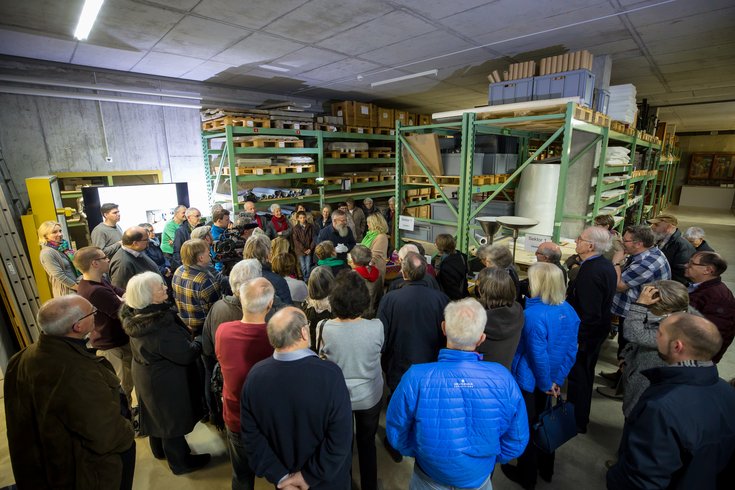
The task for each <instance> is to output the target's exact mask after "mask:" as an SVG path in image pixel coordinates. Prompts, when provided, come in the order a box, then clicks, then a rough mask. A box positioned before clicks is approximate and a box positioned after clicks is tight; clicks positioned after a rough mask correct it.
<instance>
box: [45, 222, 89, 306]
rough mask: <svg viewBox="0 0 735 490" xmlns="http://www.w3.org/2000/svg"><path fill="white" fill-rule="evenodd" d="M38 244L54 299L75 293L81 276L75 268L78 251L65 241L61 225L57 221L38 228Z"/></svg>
mask: <svg viewBox="0 0 735 490" xmlns="http://www.w3.org/2000/svg"><path fill="white" fill-rule="evenodd" d="M38 243H40V244H41V253H40V255H39V259H40V260H41V265H42V266H43V269H44V270H45V271H46V274H48V277H49V279H51V292H52V294H53V296H54V298H58V297H59V296H65V295H67V294H73V293H75V292H76V290H77V281H78V280H79V278H80V276H81V274H79V271H77V269H76V268H75V267H74V254H75V253H76V250H74V249H73V248H71V245H70V244H69V242H68V241H66V240H64V234H63V233H62V231H61V225H60V224H59V223H57V222H56V221H44V222H43V223H41V226H39V227H38Z"/></svg>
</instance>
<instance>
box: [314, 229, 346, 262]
mask: <svg viewBox="0 0 735 490" xmlns="http://www.w3.org/2000/svg"><path fill="white" fill-rule="evenodd" d="M325 240H329V241H330V242H332V243H333V244H334V246H335V248H336V247H337V246H338V245H340V244H342V245H344V246H345V247H347V252H342V253H339V252H338V253H337V258H339V259H342V260H344V261H345V262H347V254H348V253H349V251H350V250H352V247H354V246H355V243H356V242H355V235H354V234H353V233H352V230H350V231H349V232H348V233H347V236H346V237H341V236H339V233H337V230H335V229H334V227H333V226H332V225H331V224H330V225H329V226H327V227H326V228H322V230H321V231H320V232H319V236H318V237H317V239H316V242H317V243H321V242H323V241H325Z"/></svg>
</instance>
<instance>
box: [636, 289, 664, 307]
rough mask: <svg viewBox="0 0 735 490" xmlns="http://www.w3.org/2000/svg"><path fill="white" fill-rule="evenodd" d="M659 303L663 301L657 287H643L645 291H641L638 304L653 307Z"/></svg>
mask: <svg viewBox="0 0 735 490" xmlns="http://www.w3.org/2000/svg"><path fill="white" fill-rule="evenodd" d="M659 301H661V295H660V294H659V292H658V289H656V287H655V286H651V285H648V286H643V290H642V291H641V294H640V296H638V299H637V300H636V303H640V304H642V305H646V306H651V305H653V304H656V303H658V302H659Z"/></svg>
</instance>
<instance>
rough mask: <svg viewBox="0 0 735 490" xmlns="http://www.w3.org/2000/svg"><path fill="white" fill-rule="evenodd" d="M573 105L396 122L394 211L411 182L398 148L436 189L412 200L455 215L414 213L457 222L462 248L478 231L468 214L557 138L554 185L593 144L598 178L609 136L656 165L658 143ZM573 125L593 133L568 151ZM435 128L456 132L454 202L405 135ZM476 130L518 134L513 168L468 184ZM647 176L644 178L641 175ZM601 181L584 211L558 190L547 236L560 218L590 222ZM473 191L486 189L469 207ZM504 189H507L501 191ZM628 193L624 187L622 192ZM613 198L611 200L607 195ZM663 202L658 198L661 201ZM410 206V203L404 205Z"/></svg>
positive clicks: (598, 204)
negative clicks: (533, 145)
mask: <svg viewBox="0 0 735 490" xmlns="http://www.w3.org/2000/svg"><path fill="white" fill-rule="evenodd" d="M577 110H578V107H577V106H576V104H575V103H574V102H568V103H567V104H565V106H564V107H563V108H562V109H561V110H559V111H555V113H538V114H534V115H524V116H515V115H514V114H513V115H511V116H507V117H505V116H503V115H500V117H499V118H496V119H479V118H478V115H477V114H476V113H475V112H474V111H468V112H464V113H463V114H462V115H461V120H459V121H456V120H453V121H450V122H440V123H438V124H432V125H427V126H401V125H398V127H397V134H396V185H395V197H396V206H397V213H398V214H400V213H401V212H402V210H403V209H402V208H405V207H407V206H406V205H404V204H403V203H402V199H401V197H402V196H403V194H404V190H405V189H407V188H411V185H410V184H406V183H404V182H403V167H404V165H403V154H402V151H403V149H404V148H405V150H406V151H407V152H408V154H410V155H411V157H412V158H413V160H414V161H415V162H416V163H417V165H418V166H419V168H420V169H421V171H422V172H423V174H424V175H425V176H426V177H427V178H428V181H429V183H430V185H431V186H433V187H434V189H435V191H434V192H435V194H436V195H437V198H436V199H433V200H427V201H421V202H420V203H417V204H416V205H423V204H427V203H430V202H444V203H446V205H447V206H448V208H449V210H450V211H451V212H452V214H453V215H454V216H456V221H454V222H446V221H437V220H433V219H430V218H414V219H415V220H416V221H418V222H426V223H430V224H439V225H452V226H456V227H457V248H458V249H459V250H462V251H463V252H467V251H468V250H469V248H470V245H477V244H478V243H477V240H476V238H475V232H476V231H479V226H477V225H474V224H473V220H474V218H475V217H476V216H478V215H479V213H480V210H481V209H482V208H483V207H484V206H486V205H487V204H488V203H489V202H490V201H492V200H493V199H495V198H496V197H497V196H499V195H500V194H501V193H506V191H507V190H509V189H512V188H514V187H515V186H516V185H517V182H518V180H519V177H520V175H521V174H522V172H523V171H524V170H525V169H526V167H527V166H528V165H529V164H531V163H533V162H534V161H536V159H537V158H538V157H539V156H540V155H542V154H543V152H544V151H545V150H546V149H547V148H549V146H550V145H552V144H553V143H555V142H557V141H558V140H561V152H560V165H561V169H560V173H559V180H558V182H557V185H558V188H559V189H566V184H567V179H568V172H569V169H570V167H571V166H573V165H574V164H575V163H577V162H578V161H579V160H580V158H581V157H583V156H585V155H588V154H589V153H590V152H594V151H595V149H596V148H599V154H598V155H597V156H596V158H595V160H596V162H595V167H596V168H597V180H596V182H599V183H600V184H602V181H603V177H604V175H605V172H606V171H607V170H608V169H606V168H605V166H604V165H600V163H599V162H604V161H605V154H604V152H605V149H606V148H607V144H608V141H609V140H610V139H612V140H614V141H622V142H627V143H629V144H631V145H636V146H640V147H642V148H645V151H646V153H647V157H646V158H647V159H648V160H650V161H652V162H653V161H655V162H656V163H655V164H656V168H658V156H657V155H656V154H655V153H654V151H655V150H660V145H657V144H654V143H650V142H644V141H642V140H639V139H638V138H637V137H634V136H627V135H624V134H622V133H617V132H615V131H611V130H610V128H609V123H605V120H604V118H603V119H602V121H601V125H598V124H594V123H593V122H591V121H590V120H589V119H582V118H577V117H575V116H576V115H577V114H580V115H581V117H586V116H585V114H584V112H581V113H580V112H577ZM575 131H581V132H584V133H587V134H591V135H593V136H594V137H593V138H592V140H591V141H589V142H588V143H587V144H586V145H585V146H583V148H582V149H581V150H579V151H576V152H575V154H574V155H572V151H571V150H572V138H573V134H574V132H575ZM409 132H410V133H437V134H445V135H446V134H452V135H454V136H455V137H461V156H460V158H461V162H462V165H461V168H460V179H459V186H458V196H457V197H458V203H457V205H456V206H455V205H453V203H452V202H451V201H450V199H449V196H447V194H446V193H445V192H444V190H443V189H442V188H441V186H440V185H439V184H438V183H437V180H436V179H435V177H434V176H433V175H431V174H430V172H429V171H428V170H427V167H426V165H425V164H424V162H423V161H422V160H421V158H420V157H419V155H418V154H417V152H416V150H415V149H414V148H413V147H412V146H411V143H410V142H409V140H408V139H407V138H406V133H409ZM478 134H495V135H504V136H514V137H518V138H519V160H518V161H519V165H518V167H517V169H516V170H515V171H514V172H513V173H512V174H511V175H510V176H509V177H508V178H507V180H506V181H505V182H503V183H499V184H493V185H483V186H476V185H473V184H472V177H473V169H474V168H475V167H474V162H473V159H474V154H475V151H474V150H475V137H476V135H478ZM531 139H534V140H541V141H543V143H542V144H540V145H539V146H538V148H537V149H535V150H534V151H531V150H530V149H529V140H531ZM645 180H648V179H645ZM655 180H656V179H655V178H654V179H653V181H654V184H653V189H654V193H656V192H657V191H656V189H657V187H656V185H655ZM637 182H644V179H637V178H636V179H633V178H631V179H628V180H627V181H626V183H627V184H630V183H637ZM618 185H620V186H622V185H626V184H623V183H620V184H618ZM602 188H603V186H602V185H599V186H596V188H595V191H594V193H593V194H592V197H593V199H592V201H591V202H590V203H589V206H591V209H589V208H588V212H587V213H585V214H573V213H570V212H565V209H564V197H565V193H564V192H558V193H557V199H556V206H555V211H554V225H553V234H552V239H553V240H554V241H556V242H559V239H560V235H561V227H562V223H563V222H569V221H582V222H583V223H584V224H587V223H590V222H591V221H592V219H593V217H594V215H595V213H596V212H597V211H598V210H599V209H600V208H602V207H604V206H603V205H604V204H607V203H605V201H604V200H602V199H601V197H600V193H601V192H602V190H601V189H602ZM478 193H489V195H488V196H487V197H485V199H484V200H483V201H482V203H481V204H480V205H479V206H477V208H475V209H472V197H473V195H475V194H478ZM506 195H507V194H506ZM626 195H627V192H626ZM658 195H660V192H659V193H658V194H655V195H654V196H653V198H652V199H653V201H654V202H655V201H656V200H657V196H658ZM641 201H642V198H636V199H634V200H633V201H632V202H629V201H627V200H626V202H625V203H624V205H623V209H621V210H619V211H621V212H622V211H624V209H625V208H627V207H633V206H639V208H638V218H640V214H641V213H642V203H641ZM611 202H612V201H611ZM662 203H663V202H661V204H662ZM408 206H411V205H408ZM394 226H395V236H397V237H399V239H400V237H401V230H400V229H399V227H398V223H396V224H395V225H394Z"/></svg>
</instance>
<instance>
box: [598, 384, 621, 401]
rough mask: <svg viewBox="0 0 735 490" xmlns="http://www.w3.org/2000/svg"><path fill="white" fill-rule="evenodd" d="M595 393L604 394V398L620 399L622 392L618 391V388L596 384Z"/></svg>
mask: <svg viewBox="0 0 735 490" xmlns="http://www.w3.org/2000/svg"><path fill="white" fill-rule="evenodd" d="M597 393H599V394H600V395H602V396H604V397H605V398H611V399H613V400H622V399H623V394H622V393H618V390H617V389H615V388H608V387H607V386H598V387H597Z"/></svg>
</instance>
